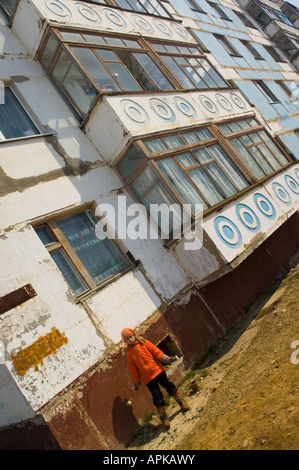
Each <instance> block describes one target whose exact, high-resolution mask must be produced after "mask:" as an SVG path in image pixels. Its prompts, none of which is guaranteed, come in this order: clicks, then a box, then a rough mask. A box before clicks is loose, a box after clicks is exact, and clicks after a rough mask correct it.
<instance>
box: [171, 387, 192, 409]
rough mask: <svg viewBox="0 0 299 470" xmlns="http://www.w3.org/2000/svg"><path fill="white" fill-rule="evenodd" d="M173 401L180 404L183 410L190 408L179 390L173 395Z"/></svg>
mask: <svg viewBox="0 0 299 470" xmlns="http://www.w3.org/2000/svg"><path fill="white" fill-rule="evenodd" d="M173 397H174V399H175V401H176V402H177V403H178V404H179V405H180V407H181V408H182V410H183V411H188V410H190V406H189V404H188V402H187V401H186V399H185V398H183V397H182V395H180V393H179V391H178V390H177V391H176V393H175V394H174V395H173Z"/></svg>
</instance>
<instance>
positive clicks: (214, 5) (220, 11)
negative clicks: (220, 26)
mask: <svg viewBox="0 0 299 470" xmlns="http://www.w3.org/2000/svg"><path fill="white" fill-rule="evenodd" d="M208 4H209V5H210V6H211V7H212V8H214V10H215V11H216V12H217V13H218V15H219V16H220V18H221V19H222V20H226V21H232V19H231V18H230V17H229V16H227V14H226V13H225V11H224V10H223V8H221V7H220V6H219V5H218V4H217V3H213V2H208Z"/></svg>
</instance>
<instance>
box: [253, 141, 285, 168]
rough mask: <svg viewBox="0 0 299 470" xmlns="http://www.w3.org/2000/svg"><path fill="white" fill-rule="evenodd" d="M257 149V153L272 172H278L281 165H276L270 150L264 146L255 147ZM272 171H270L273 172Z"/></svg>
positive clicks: (276, 162)
mask: <svg viewBox="0 0 299 470" xmlns="http://www.w3.org/2000/svg"><path fill="white" fill-rule="evenodd" d="M257 148H258V149H259V151H260V152H261V153H262V154H263V156H264V157H265V159H266V161H267V162H269V164H270V165H271V167H272V168H273V169H274V170H279V168H280V167H281V165H280V164H279V163H278V161H277V160H276V158H275V157H274V155H273V154H272V153H271V152H270V150H269V149H268V147H267V146H266V144H260V145H258V146H257ZM273 169H272V171H273Z"/></svg>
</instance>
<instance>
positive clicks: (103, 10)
mask: <svg viewBox="0 0 299 470" xmlns="http://www.w3.org/2000/svg"><path fill="white" fill-rule="evenodd" d="M159 3H160V6H163V8H164V10H163V12H162V13H161V11H162V10H161V11H160V13H161V14H159V15H158V14H157V15H155V14H153V12H140V11H134V10H132V6H131V7H130V8H131V9H130V8H127V9H122V8H119V7H118V6H117V2H112V1H111V2H110V1H106V2H105V1H103V2H74V1H71V0H63V1H58V0H53V1H48V0H19V1H17V2H7V9H6V10H5V11H6V13H7V14H6V15H5V14H4V13H3V12H2V13H0V14H1V15H2V16H0V33H1V35H0V47H1V51H0V64H1V67H0V80H1V85H3V86H1V90H0V93H1V95H0V107H1V106H2V105H4V106H10V108H9V111H10V112H11V113H12V117H11V115H10V114H6V116H7V117H5V118H4V117H3V113H2V115H1V109H0V125H1V126H2V127H1V128H0V131H1V134H0V136H1V137H0V162H1V173H0V180H1V186H0V188H1V199H0V214H1V218H0V223H1V226H0V252H1V256H0V259H1V266H2V269H1V283H0V289H1V290H0V295H1V296H2V297H1V302H0V307H1V309H0V324H1V332H0V335H1V336H0V348H1V349H0V378H1V381H0V435H1V446H2V447H3V448H4V449H5V448H16V449H21V448H42V449H56V448H57V449H58V448H60V449H106V450H107V449H121V448H123V447H124V446H125V445H126V444H127V443H128V442H129V440H130V438H131V437H132V435H133V434H134V433H135V432H136V431H137V430H138V427H139V426H140V423H141V422H142V419H144V417H145V416H146V414H147V413H148V412H149V411H150V410H151V409H152V404H151V400H150V395H149V392H148V390H147V389H146V387H145V386H142V388H141V390H140V392H138V394H136V395H135V396H134V402H133V408H132V409H128V408H127V407H126V406H125V403H126V401H127V400H128V399H131V398H132V396H133V387H132V383H131V379H130V377H129V372H128V370H127V367H126V360H125V353H124V349H123V346H122V344H121V338H120V331H121V330H122V328H124V327H130V328H134V329H135V328H136V329H137V330H138V331H139V332H140V333H142V334H143V335H144V336H146V338H148V339H149V340H150V341H152V342H154V343H155V344H157V345H161V347H164V348H165V352H166V353H170V354H173V351H174V350H175V352H176V353H178V355H179V356H180V359H179V361H178V362H177V363H176V365H175V366H173V367H172V369H171V371H170V372H169V373H170V375H171V376H172V377H173V379H174V380H177V381H179V380H180V379H181V378H182V377H183V375H184V374H185V373H186V372H187V371H188V370H190V369H191V368H192V367H193V366H194V364H196V362H197V361H198V360H199V359H200V358H201V357H202V356H203V355H204V354H205V353H206V352H207V350H208V349H209V347H210V346H211V345H212V344H214V343H215V342H216V341H217V339H218V338H219V337H220V336H221V335H223V334H224V332H225V331H226V329H227V328H228V327H229V326H231V325H232V324H233V323H234V322H235V321H237V320H238V319H239V318H240V316H241V315H242V312H243V310H244V308H246V307H247V306H248V305H249V304H250V303H251V302H252V301H253V300H254V298H255V296H256V295H257V294H258V293H259V292H261V291H262V290H263V289H264V288H265V287H266V286H267V285H268V284H269V282H271V280H273V279H274V277H275V276H276V275H277V273H278V272H279V270H280V269H281V268H282V266H283V265H284V264H285V263H286V262H287V261H288V259H289V258H290V257H291V256H292V254H294V253H295V252H296V251H297V250H298V241H299V230H298V225H299V219H298V204H299V164H298V159H299V153H298V143H297V142H298V136H297V134H296V129H297V128H298V129H299V123H298V116H299V114H298V106H299V105H298V101H296V96H297V95H296V90H297V88H296V86H297V83H298V73H297V71H296V67H295V66H294V64H293V63H292V62H291V61H290V60H289V59H288V58H287V57H284V61H278V62H277V61H276V60H274V58H273V57H272V56H271V54H270V53H269V52H268V49H267V47H273V42H272V41H271V40H270V39H269V38H268V37H267V36H266V35H265V34H264V33H263V31H262V30H261V28H260V27H259V26H258V24H255V23H254V22H255V20H254V19H252V21H253V23H254V24H255V28H252V27H248V26H246V25H245V24H244V23H242V21H241V19H240V13H244V10H243V9H242V7H240V6H239V4H237V3H235V2H233V1H226V2H222V3H220V2H217V4H218V6H220V7H221V8H222V9H223V11H224V12H225V14H226V15H227V16H228V18H229V19H228V20H227V19H222V18H221V17H220V14H219V10H218V11H216V10H215V7H213V6H212V5H211V4H209V3H208V2H205V1H204V0H200V1H199V0H198V1H197V2H195V1H194V2H187V1H185V0H184V1H183V0H170V1H169V2H166V1H165V2H163V1H161V2H153V4H154V5H156V6H157V5H159ZM214 3H216V2H214ZM9 7H10V8H11V9H9ZM157 11H158V10H156V12H157ZM238 15H239V16H238ZM24 25H26V27H24ZM72 34H75V35H76V36H72ZM222 36H224V37H225V38H226V40H228V41H229V43H230V46H231V47H232V48H233V50H234V52H232V50H231V51H230V52H229V49H225V45H224V43H223V42H222V39H221V37H222ZM49 38H52V39H51V40H52V41H53V42H52V43H50V40H49ZM103 38H104V40H103ZM109 40H110V43H109ZM117 40H118V41H119V42H117ZM104 41H106V42H105V43H104ZM113 41H114V44H113ZM120 41H123V42H122V43H120ZM125 41H127V42H125ZM133 43H134V45H132V44H133ZM246 43H250V44H251V45H252V47H254V50H256V52H257V53H258V54H259V58H257V57H253V55H252V52H250V51H249V49H248V45H247V46H246ZM52 44H53V46H52ZM82 44H83V48H82ZM90 44H91V45H90ZM110 44H111V47H110ZM116 44H117V46H116ZM125 44H126V46H127V48H128V49H130V48H132V50H133V52H132V53H131V54H132V55H131V56H130V60H131V59H132V56H134V58H135V59H136V57H137V58H139V59H138V60H139V62H138V61H137V62H134V64H135V66H136V64H139V65H137V68H138V67H139V68H138V74H137V73H136V74H135V72H136V69H135V68H134V67H135V66H134V67H133V66H132V65H131V62H129V60H128V56H126V55H125V54H126V52H124V50H125V48H124V45H125ZM156 44H159V45H160V46H159V47H160V48H162V46H163V47H164V49H163V50H162V49H160V50H159V49H158V46H156ZM54 45H55V47H54ZM114 46H115V47H118V49H113V47H114ZM197 47H199V48H200V49H199V51H200V53H198V52H196V48H197ZM101 48H102V49H101ZM109 48H110V49H109ZM167 48H168V49H167ZM89 49H93V50H94V51H95V52H94V54H95V56H96V57H97V60H98V61H101V65H102V66H103V68H102V69H101V70H104V69H105V78H106V82H105V83H106V84H105V85H103V83H104V82H99V80H98V81H96V72H95V70H96V68H88V67H89V65H88V64H89V63H88V64H87V62H86V64H87V65H84V67H85V68H84V67H83V65H82V64H83V62H82V61H84V60H85V55H84V54H86V53H87V52H86V51H88V50H89ZM187 49H188V51H187V52H186V50H187ZM99 50H104V51H105V52H106V54H107V55H108V53H110V56H109V59H106V58H105V57H106V56H105V55H104V53H101V52H99ZM112 50H113V51H117V53H116V52H114V56H113V57H114V58H113V60H112V59H111V57H112V56H111V51H112ZM139 50H140V51H141V52H139ZM45 51H46V52H45ZM48 51H50V52H51V54H52V55H47V54H48ZM83 51H85V52H83ZM80 54H82V59H81V58H80V59H78V57H81V56H80ZM100 54H102V56H101V55H100ZM117 54H118V55H117ZM138 54H139V55H138ZM171 54H173V55H171ZM184 54H185V56H184ZM197 54H198V59H197V58H196V57H197ZM116 55H117V57H116ZM145 56H146V57H147V62H143V68H142V67H140V63H141V60H143V59H144V58H145ZM92 57H93V58H94V56H92ZM99 57H100V59H99ZM115 57H116V58H115ZM173 57H175V58H177V59H176V60H177V62H176V63H177V64H179V60H180V61H181V62H180V64H183V63H184V62H183V61H186V58H185V57H187V58H188V59H190V60H189V68H190V66H191V67H193V68H192V72H191V73H189V72H190V71H189V69H188V67H187V68H185V69H184V68H183V65H181V69H180V72H177V73H176V69H175V68H173V70H171V67H169V62H167V60H168V61H170V60H173ZM149 58H150V59H149ZM150 60H151V62H150ZM194 60H197V62H196V65H194ZM51 61H52V62H51ZM76 61H77V62H76ZM80 61H81V62H80ZM109 61H110V62H109ZM112 62H113V64H117V67H118V68H117V69H116V68H115V69H113V73H112V72H111V70H112V68H111V70H110V68H109V67H110V65H109V64H110V63H112ZM149 62H150V66H149V65H148V67H149V69H148V70H150V73H149V72H148V70H147V68H146V65H144V64H149ZM78 64H79V65H78ZM103 64H104V65H103ZM199 64H200V65H199ZM59 67H60V68H59ZM97 67H100V66H99V64H98V63H97ZM111 67H112V66H111ZM115 67H116V65H115ZM178 67H179V65H178ZM200 67H201V68H200ZM204 67H206V68H205V69H204ZM213 67H214V68H213ZM83 69H84V72H82V70H83ZM158 69H159V72H158V71H157V70H158ZM116 70H117V72H116ZM128 70H129V72H130V74H128ZM183 70H185V72H184V73H185V74H186V75H184V80H185V83H191V80H195V78H194V77H195V76H196V77H198V76H199V74H198V70H200V71H201V77H202V79H203V80H206V81H205V82H204V83H205V85H204V86H203V84H202V82H201V81H200V79H199V78H196V80H198V82H197V83H198V84H199V85H198V86H192V87H191V85H190V87H188V86H183V85H182V84H181V85H180V83H181V82H180V80H182V76H183V74H182V71H183ZM71 71H72V72H71ZM78 71H79V72H78ZM69 73H72V74H73V75H71V78H72V79H71V80H69V82H67V76H68V75H67V74H69ZM101 73H104V72H101ZM187 73H189V75H187ZM109 74H110V75H109ZM134 74H135V75H134ZM108 75H109V77H108ZM129 75H130V78H129ZM145 75H146V78H144V77H145ZM132 76H133V77H134V80H135V81H134V86H133V85H132V83H133V79H132ZM101 79H102V77H101ZM122 80H123V81H122ZM155 80H156V81H155ZM154 81H155V89H153V88H154V85H153V82H154ZM166 81H167V83H168V85H165V83H166ZM149 82H151V86H149V85H148V84H149ZM261 82H262V83H264V84H266V86H267V89H266V91H267V90H270V91H271V92H272V94H273V96H274V95H275V97H276V98H277V101H271V100H270V98H269V96H266V95H265V89H264V88H263V85H259V84H260V83H261ZM107 83H109V86H111V90H110V89H109V90H110V91H109V90H107V87H109V86H108V85H107ZM140 83H142V84H143V87H145V85H144V84H145V83H146V84H147V86H148V89H146V90H145V89H142V87H141V85H140ZM211 83H213V84H214V85H211ZM128 84H130V85H128ZM113 86H114V87H115V88H116V87H118V89H114V91H113V90H112V87H113ZM126 86H129V87H130V89H126V88H125V87H126ZM292 87H293V88H292ZM132 88H133V89H132ZM137 88H140V89H137ZM286 90H291V91H293V92H295V95H296V96H295V97H294V95H293V96H292V95H288V94H287V92H286ZM76 100H77V101H76ZM16 103H18V104H16ZM18 106H21V107H22V109H23V110H24V112H25V114H26V116H25V117H24V115H23V114H22V113H21V112H20V111H19V108H18ZM5 109H6V108H5ZM7 109H8V108H7ZM17 110H18V112H19V113H20V114H16V115H13V112H15V113H16V112H17ZM15 116H16V117H15ZM6 120H8V122H9V123H10V128H13V125H12V124H15V125H16V128H17V124H16V123H19V124H20V126H23V127H22V129H21V130H13V135H11V134H6V132H7V129H6V127H5V123H6ZM235 123H240V125H237V127H238V130H236V128H233V127H231V128H230V127H228V126H233V125H235ZM25 124H26V126H27V127H28V126H29V130H28V129H27V127H26V126H25ZM195 132H198V133H196V134H195ZM200 132H202V133H203V132H205V137H204V138H203V137H198V136H199V135H203V134H200ZM186 134H188V139H187V136H186V137H185V139H186V140H184V136H185V135H186ZM207 136H208V137H207ZM249 136H251V137H249ZM194 139H195V140H194ZM201 139H207V140H206V142H207V144H206V145H205V141H203V140H201ZM248 139H249V140H250V144H249V143H248ZM152 140H155V144H152V145H153V146H152V147H150V145H151V142H152ZM174 141H175V142H176V143H174ZM157 142H158V143H157ZM167 142H171V144H170V143H169V146H168V147H167V145H168V144H167ZM178 142H179V143H178ZM162 144H163V146H164V147H163V146H162ZM157 145H158V146H157ZM159 146H160V147H159ZM150 148H151V150H149V149H150ZM206 149H208V150H206ZM238 149H239V150H238ZM251 149H253V150H251ZM132 151H133V152H135V153H133V155H134V158H136V159H137V160H138V163H136V164H135V166H134V165H133V166H132V167H130V174H129V173H128V165H129V166H130V165H131V163H130V161H129V163H128V164H126V165H122V162H123V161H124V162H126V158H127V156H128V155H129V154H130V152H132ZM196 152H197V153H196ZM200 152H201V153H200ZM204 152H206V153H204ZM186 153H188V158H189V161H190V160H191V158H192V159H193V160H192V161H193V164H192V165H189V167H188V166H187V163H184V165H185V166H184V165H183V157H184V155H185V156H186ZM199 154H200V155H202V158H203V155H205V158H206V159H207V160H205V162H202V161H200V160H195V157H196V155H199ZM196 158H199V157H196ZM139 159H140V162H141V163H140V162H139ZM255 159H257V160H255ZM137 160H136V161H137ZM179 161H180V162H181V163H180V165H179V163H178V162H179ZM209 161H212V162H213V167H212V166H211V167H209V166H208V165H209V164H208V163H207V162H209ZM163 162H164V163H165V162H168V164H169V165H170V164H171V165H172V168H174V166H173V165H174V162H175V163H176V167H175V169H173V170H172V173H171V175H170V173H167V171H166V167H165V166H163ZM257 162H258V163H257ZM204 163H206V166H205V167H204ZM203 167H204V169H203ZM216 167H217V172H216ZM186 168H187V169H186ZM212 168H213V170H212ZM169 171H170V170H169ZM192 171H194V172H196V171H197V173H191V172H192ZM134 172H135V173H134ZM149 172H152V173H153V174H155V175H156V176H155V178H156V179H155V180H153V182H152V185H153V186H152V188H158V189H159V191H158V189H157V193H155V194H159V195H160V197H161V199H159V202H160V201H165V200H166V201H171V200H173V201H176V202H178V203H179V204H181V205H182V204H183V203H187V202H190V201H195V200H196V201H199V200H201V201H203V203H204V204H206V206H205V210H204V212H203V215H202V218H198V217H196V216H195V215H194V214H193V225H192V227H191V228H190V229H189V232H188V233H185V232H184V237H181V238H178V239H173V240H171V239H167V240H165V239H163V238H162V237H159V236H156V237H152V238H150V237H148V236H144V237H143V236H141V233H140V232H138V229H137V228H136V232H135V233H137V235H139V236H136V237H135V238H132V237H128V236H127V231H126V229H127V228H128V221H129V222H131V223H135V225H136V227H137V225H138V223H139V224H141V225H142V226H143V227H146V228H147V229H148V232H147V233H149V231H150V226H151V224H150V223H149V221H148V220H147V215H146V213H144V212H142V213H140V214H138V220H137V219H136V213H134V212H130V211H131V210H132V207H133V208H134V210H135V209H136V206H132V204H136V203H139V204H140V203H142V204H143V206H144V207H147V205H146V202H145V201H146V199H145V197H144V198H143V196H142V197H141V195H140V196H138V194H139V193H138V192H137V181H138V178H139V177H140V175H145V174H148V173H149ZM178 172H180V173H178ZM202 172H203V173H204V174H205V180H201V181H202V182H201V183H199V182H198V181H199V178H200V176H199V175H203V173H202ZM178 174H179V175H181V176H180V177H178V176H177V175H178ZM191 174H192V175H194V176H193V179H192V178H191ZM169 175H170V176H169ZM207 175H209V179H207ZM201 177H202V178H203V176H201ZM182 181H183V182H184V185H185V186H184V188H185V191H186V192H184V191H183V190H182V188H183V186H180V184H181V185H182V184H183V183H182ZM203 181H206V183H204V182H203ZM207 181H209V183H208V182H207ZM225 182H226V183H225ZM190 184H191V185H190ZM201 185H202V186H201ZM209 185H213V186H212V190H209V187H210V186H209ZM145 193H146V194H147V195H149V194H151V192H150V190H149V188H147V191H146V192H145ZM140 194H141V193H140ZM142 194H143V193H142ZM215 194H218V199H217V198H216V196H215ZM162 196H163V198H164V199H163V198H162ZM155 197H157V196H155ZM167 198H168V199H167ZM192 198H193V199H192ZM215 198H216V199H215ZM154 201H156V199H154V197H153V199H151V200H150V202H154ZM104 205H105V207H110V208H112V209H113V211H112V212H111V214H112V215H115V217H114V218H113V216H111V215H110V216H109V214H108V215H107V216H106V225H107V230H108V231H110V232H111V231H112V232H113V231H114V232H116V234H117V235H118V237H117V240H109V243H108V242H107V245H103V243H104V242H102V241H99V240H98V238H97V237H96V236H95V234H96V227H97V222H96V221H97V219H93V217H94V216H95V217H96V216H98V218H100V216H103V213H104V211H103V207H104ZM98 208H102V209H101V210H100V211H99V210H98ZM139 208H140V207H139ZM92 214H93V215H92ZM78 216H79V217H80V220H81V223H82V220H83V218H84V221H85V222H84V223H85V225H84V226H82V227H83V228H81V227H80V225H78V224H79V222H78V220H79V219H78ZM134 217H135V219H134ZM94 220H95V221H94ZM93 221H94V222H93ZM198 221H199V222H198ZM137 222H138V223H137ZM65 223H67V226H66V225H65ZM91 226H92V227H94V228H93V233H92V234H91V235H90V237H91V238H88V234H89V233H90V231H91V229H90V227H91ZM72 227H74V228H72ZM78 227H79V228H78ZM76 228H77V230H76ZM71 229H72V230H73V231H72V232H70V230H71ZM83 229H84V230H85V231H84V232H83ZM123 233H124V235H122V234H123ZM190 234H191V235H193V236H194V235H198V239H201V238H202V240H203V244H202V245H201V243H199V244H198V246H195V247H194V249H190V246H189V249H188V243H189V244H190V240H188V235H190ZM43 237H45V238H43ZM45 240H47V241H45ZM76 240H78V241H76ZM79 240H80V241H79ZM92 245H96V248H97V247H98V245H100V246H105V248H101V249H102V251H101V252H97V262H96V264H97V268H98V269H100V268H101V263H102V264H103V263H104V261H103V262H100V261H98V260H100V255H101V256H102V255H103V259H105V256H106V253H109V256H108V255H107V259H108V261H107V262H109V263H110V264H109V266H108V267H107V268H105V270H101V272H100V274H99V275H98V276H95V275H93V274H92V272H91V271H92V270H91V265H92V260H90V257H89V258H88V259H89V265H88V267H87V265H86V264H84V262H85V261H86V260H87V258H84V259H83V258H81V257H80V250H81V253H82V252H83V254H84V253H85V254H86V253H87V251H88V250H89V249H90V248H89V247H91V246H92ZM99 249H100V248H99ZM94 253H95V252H94ZM99 253H100V254H99ZM91 257H92V256H91ZM112 259H113V260H114V264H112ZM115 260H117V261H115ZM86 262H87V261H86ZM97 274H98V273H97ZM75 286H76V287H75ZM76 289H77V290H76Z"/></svg>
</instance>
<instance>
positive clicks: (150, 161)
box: [116, 115, 293, 216]
mask: <svg viewBox="0 0 299 470" xmlns="http://www.w3.org/2000/svg"><path fill="white" fill-rule="evenodd" d="M251 118H254V119H255V121H256V122H257V125H256V126H255V127H250V128H244V129H240V130H238V131H234V132H231V133H229V134H226V135H224V134H223V133H222V132H221V131H220V129H218V125H222V124H228V123H232V122H240V121H244V120H247V119H251ZM200 129H207V130H208V131H209V132H210V133H211V135H212V138H210V139H208V140H203V141H201V142H197V143H193V144H186V145H184V146H181V147H177V148H168V149H167V150H163V151H160V152H156V153H154V152H153V153H151V152H150V151H149V150H148V149H147V147H146V146H145V144H144V141H146V140H151V139H153V136H151V137H148V136H145V137H140V138H138V139H137V140H136V141H135V142H134V144H133V145H134V146H135V147H136V148H137V149H138V150H139V151H140V152H142V153H143V154H145V156H146V158H147V160H146V161H145V162H144V163H143V164H142V166H141V167H140V168H139V169H138V172H137V173H134V172H132V173H131V176H130V178H129V179H128V180H126V185H127V187H128V190H129V192H130V194H132V195H133V197H134V198H135V199H137V200H139V198H138V196H137V195H136V194H135V193H134V190H133V189H132V188H131V184H132V182H134V181H135V179H136V178H137V177H138V176H139V175H140V174H141V173H142V172H143V171H144V170H145V169H146V167H147V166H150V167H151V168H152V169H153V170H154V171H155V172H156V173H158V174H159V175H160V178H161V181H162V182H163V185H164V187H166V188H167V191H168V192H169V193H170V194H171V195H173V196H174V197H175V199H177V200H178V201H179V203H180V204H185V202H184V201H183V200H182V198H181V196H180V195H179V194H178V193H177V192H176V190H175V189H174V187H173V186H172V185H171V183H170V182H169V181H168V180H167V178H166V177H165V175H164V174H163V172H162V171H161V170H160V168H159V167H158V165H157V163H156V162H157V160H161V159H164V158H170V157H172V158H176V157H177V156H178V155H180V154H183V153H187V152H190V153H191V155H192V151H193V150H195V149H196V148H208V147H211V146H213V145H219V146H220V148H221V149H222V150H223V151H224V152H225V153H226V154H227V156H228V157H229V158H230V160H231V161H232V162H233V163H234V164H235V165H236V166H237V168H238V170H239V171H241V173H242V175H243V176H244V177H245V179H247V181H248V186H246V187H245V188H244V189H242V190H237V192H236V194H234V195H232V196H230V197H224V200H223V201H221V202H219V203H217V204H216V205H213V206H211V207H209V208H208V209H206V210H205V211H204V216H207V215H208V214H210V213H211V212H214V211H215V210H218V209H219V208H221V207H223V206H224V205H225V204H227V203H228V201H231V200H234V199H236V198H237V197H239V196H240V195H241V194H244V193H246V192H248V191H249V190H251V189H252V187H253V186H255V185H258V184H260V182H261V180H259V179H258V178H257V177H256V176H255V175H254V174H253V173H252V171H251V170H250V168H249V167H248V166H247V165H246V163H245V162H244V161H243V160H242V157H241V156H240V155H239V153H238V152H237V150H236V149H235V148H234V146H233V145H232V144H231V143H230V140H231V139H233V138H238V137H242V136H244V135H249V134H252V133H256V132H259V131H264V132H266V134H267V135H268V136H269V137H270V138H271V139H272V141H273V142H274V143H275V145H277V146H278V147H279V149H280V150H281V152H282V153H283V154H284V155H285V157H286V158H287V159H288V160H289V163H288V164H287V165H286V166H281V168H280V169H278V170H276V171H274V172H272V173H270V174H268V175H266V176H265V177H264V178H262V180H263V181H264V180H265V181H266V180H267V179H269V178H271V177H273V176H274V175H275V174H278V173H279V172H280V171H281V170H282V169H283V168H287V167H288V166H289V165H292V164H293V160H291V158H290V156H289V155H288V154H287V153H286V151H285V150H284V149H283V148H282V146H281V145H280V144H279V143H278V142H277V141H276V140H275V139H273V137H272V136H271V135H270V134H269V133H268V132H267V130H266V128H265V127H264V126H263V125H262V124H260V123H259V121H258V119H257V118H256V116H255V115H249V116H242V117H240V118H238V119H236V118H233V119H229V120H225V121H222V122H217V123H209V124H205V125H201V126H198V127H196V128H195V127H194V126H193V127H192V128H184V129H181V130H177V131H176V132H173V130H172V131H167V132H163V133H159V134H157V135H155V138H159V139H161V140H162V141H163V137H167V136H171V135H180V134H182V133H185V132H187V131H195V130H200ZM261 143H264V144H265V145H266V146H267V144H266V143H265V142H264V141H261ZM255 145H258V143H253V146H255ZM267 148H269V147H268V146H267ZM269 150H270V152H271V153H272V150H271V149H270V148H269ZM272 154H273V153H272ZM125 155H126V153H125V154H124V155H123V156H122V157H121V158H120V159H119V160H118V162H117V164H119V163H120V161H121V160H122V158H123V157H124V156H125ZM211 162H212V160H210V161H208V162H206V163H204V164H198V165H196V166H203V165H205V164H209V163H211ZM176 163H177V162H176ZM216 164H217V162H216ZM116 169H117V166H116ZM181 169H182V170H183V172H184V174H185V169H184V168H181ZM188 169H190V168H188ZM221 170H222V168H221ZM222 171H223V170H222ZM223 173H224V174H225V176H226V177H228V179H229V180H230V181H231V182H232V183H233V181H232V180H231V178H230V177H229V175H228V174H227V173H226V172H224V171H223ZM119 174H120V173H119ZM120 176H121V174H120ZM191 182H192V181H191ZM192 185H193V186H194V187H195V189H196V190H197V192H198V194H199V195H200V197H202V199H203V200H205V198H204V197H203V195H202V194H201V193H200V191H199V190H198V188H197V187H196V186H195V185H194V183H193V182H192ZM215 186H216V184H215ZM233 186H234V187H235V185H234V183H233ZM216 187H217V189H218V190H219V189H220V192H221V194H223V191H221V188H220V187H218V186H216ZM207 205H208V204H207Z"/></svg>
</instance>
